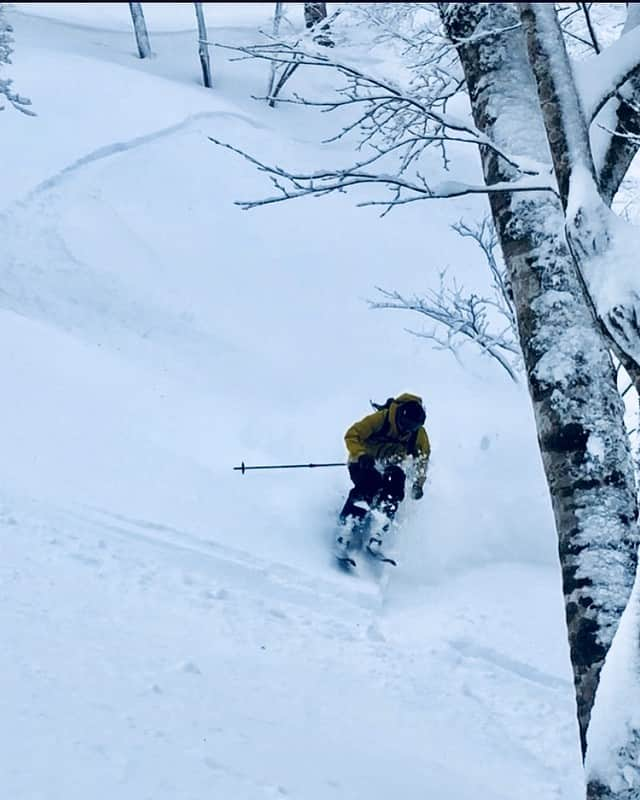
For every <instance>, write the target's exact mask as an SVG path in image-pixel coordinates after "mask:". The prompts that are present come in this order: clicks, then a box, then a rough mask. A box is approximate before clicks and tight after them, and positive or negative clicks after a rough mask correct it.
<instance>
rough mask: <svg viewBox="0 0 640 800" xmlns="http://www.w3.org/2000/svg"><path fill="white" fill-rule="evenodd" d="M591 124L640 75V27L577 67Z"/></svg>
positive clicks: (582, 95) (575, 65) (576, 76)
mask: <svg viewBox="0 0 640 800" xmlns="http://www.w3.org/2000/svg"><path fill="white" fill-rule="evenodd" d="M573 68H574V74H575V80H576V85H577V87H578V92H579V94H580V99H581V102H582V107H583V109H584V114H585V117H586V120H587V123H591V122H592V121H593V119H594V118H595V116H596V114H597V113H598V111H600V109H601V108H602V107H603V106H604V104H605V103H606V102H607V100H609V98H611V97H613V96H614V95H615V94H616V92H617V91H618V89H620V87H621V86H622V85H623V84H624V83H626V82H627V81H628V80H629V78H631V77H632V76H633V75H635V74H638V73H639V72H640V28H634V29H632V30H630V31H629V32H628V33H624V34H623V35H622V36H621V37H620V38H619V39H618V40H617V41H616V42H614V43H613V44H612V45H610V46H609V47H607V48H606V50H603V51H602V52H601V53H600V54H599V55H596V56H594V57H593V58H590V59H587V60H586V61H583V62H580V63H577V64H574V67H573Z"/></svg>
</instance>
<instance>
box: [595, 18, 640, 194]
mask: <svg viewBox="0 0 640 800" xmlns="http://www.w3.org/2000/svg"><path fill="white" fill-rule="evenodd" d="M638 26H640V3H628V4H627V18H626V20H625V24H624V28H623V30H622V35H623V36H624V35H625V34H627V33H628V32H629V31H631V30H633V29H634V28H637V27H638ZM603 115H604V119H603V120H602V121H601V120H600V117H601V116H603ZM595 124H596V125H599V126H600V129H601V132H600V134H599V136H600V137H601V138H602V137H603V133H602V129H603V127H604V126H605V125H606V126H607V129H606V130H605V133H604V135H605V137H606V138H605V142H604V144H602V145H601V146H600V147H599V148H598V152H597V153H594V157H595V158H596V169H597V171H598V183H599V185H600V193H601V194H602V198H603V200H604V201H605V202H606V203H607V205H611V203H612V201H613V198H614V196H615V194H616V192H617V191H618V189H619V188H620V184H621V183H622V180H623V178H624V176H625V175H626V173H627V171H628V169H629V167H630V166H631V162H632V161H633V159H634V157H635V155H636V153H637V152H638V147H639V146H640V74H637V73H634V74H633V75H632V76H631V78H630V79H629V81H628V82H627V83H626V84H625V85H624V86H622V87H621V89H620V91H619V92H618V93H617V95H616V97H615V98H613V99H611V100H609V102H608V104H607V106H605V107H604V109H603V114H601V115H600V116H599V117H598V118H596V120H595Z"/></svg>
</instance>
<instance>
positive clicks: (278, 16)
mask: <svg viewBox="0 0 640 800" xmlns="http://www.w3.org/2000/svg"><path fill="white" fill-rule="evenodd" d="M283 6H284V3H276V7H275V10H274V12H273V29H272V31H271V35H272V36H273V39H274V40H277V39H278V36H279V34H280V23H281V22H282V11H283ZM276 73H277V65H276V62H275V61H272V62H271V63H270V64H269V85H268V86H267V103H268V104H269V105H270V106H272V107H273V90H274V89H275V83H276Z"/></svg>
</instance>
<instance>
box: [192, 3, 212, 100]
mask: <svg viewBox="0 0 640 800" xmlns="http://www.w3.org/2000/svg"><path fill="white" fill-rule="evenodd" d="M193 5H194V6H195V8H196V19H197V21H198V55H199V56H200V66H201V67H202V83H203V84H204V85H205V86H206V87H207V89H210V88H211V87H212V86H213V77H212V74H211V62H210V60H209V42H208V39H207V24H206V22H205V19H204V9H203V8H202V3H194V4H193Z"/></svg>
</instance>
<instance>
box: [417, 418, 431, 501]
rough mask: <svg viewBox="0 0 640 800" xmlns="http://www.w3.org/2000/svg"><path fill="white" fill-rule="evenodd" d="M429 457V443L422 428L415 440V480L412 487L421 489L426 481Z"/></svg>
mask: <svg viewBox="0 0 640 800" xmlns="http://www.w3.org/2000/svg"><path fill="white" fill-rule="evenodd" d="M430 455H431V443H430V442H429V437H428V436H427V432H426V431H425V429H424V428H420V431H419V432H418V437H417V439H416V452H415V456H414V459H413V460H414V464H415V478H414V482H413V485H414V486H418V487H419V488H420V489H422V486H423V484H424V482H425V480H426V479H427V467H428V466H429V456H430Z"/></svg>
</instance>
